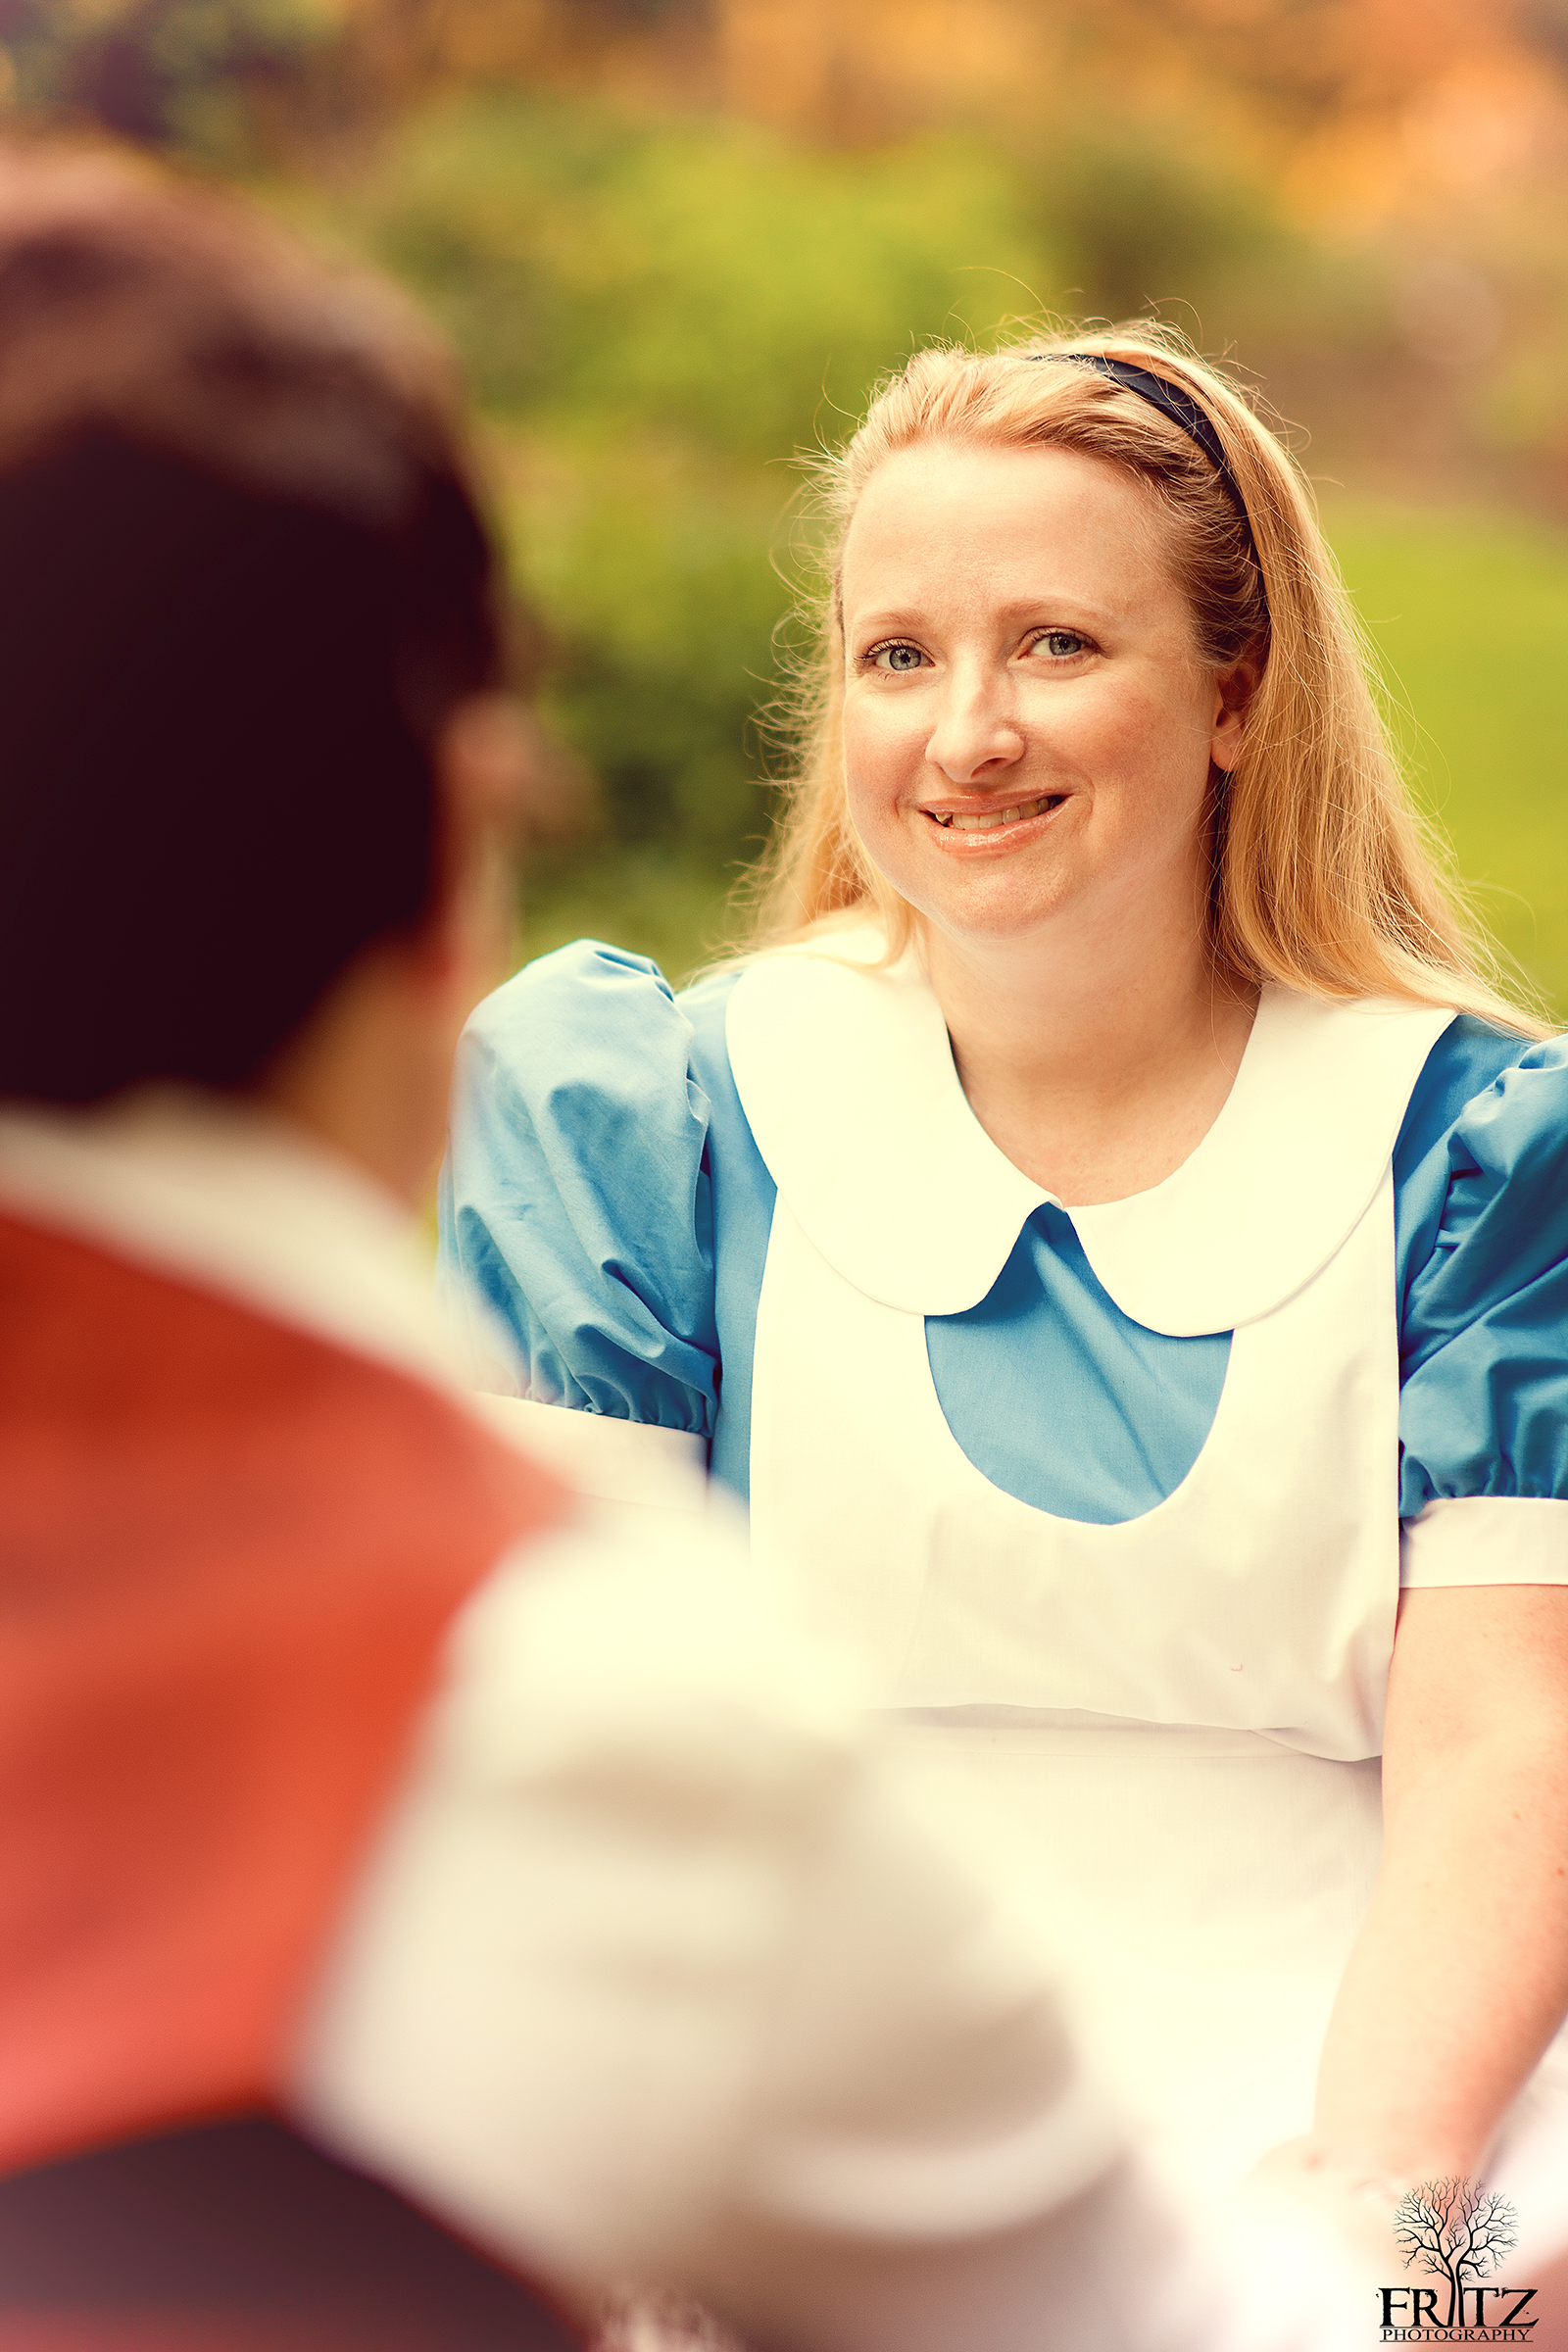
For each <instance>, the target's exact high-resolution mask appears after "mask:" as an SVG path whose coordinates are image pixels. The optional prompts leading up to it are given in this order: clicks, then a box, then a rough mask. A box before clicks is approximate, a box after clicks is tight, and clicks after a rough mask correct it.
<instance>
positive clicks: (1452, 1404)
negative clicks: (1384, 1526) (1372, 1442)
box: [1400, 1038, 1568, 1585]
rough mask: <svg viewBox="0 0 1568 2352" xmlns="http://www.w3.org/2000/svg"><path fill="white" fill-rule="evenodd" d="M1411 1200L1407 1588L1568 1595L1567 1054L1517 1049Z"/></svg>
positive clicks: (1406, 1308)
mask: <svg viewBox="0 0 1568 2352" xmlns="http://www.w3.org/2000/svg"><path fill="white" fill-rule="evenodd" d="M1402 1197H1403V1199H1404V1201H1405V1203H1406V1215H1405V1217H1404V1218H1403V1219H1402V1220H1401V1222H1403V1223H1404V1224H1405V1226H1406V1228H1407V1231H1406V1235H1405V1237H1404V1248H1403V1250H1402V1252H1401V1254H1402V1255H1403V1257H1404V1259H1405V1263H1404V1267H1403V1269H1402V1299H1401V1337H1400V1349H1401V1359H1402V1360H1401V1375H1402V1382H1403V1389H1402V1399H1401V1408H1400V1436H1401V1441H1402V1462H1401V1473H1400V1515H1401V1517H1402V1519H1403V1521H1404V1544H1403V1568H1402V1581H1403V1582H1404V1583H1405V1584H1407V1585H1432V1584H1441V1585H1450V1584H1451V1585H1474V1584H1568V1040H1565V1039H1560V1038H1559V1039H1554V1040H1552V1041H1550V1042H1549V1043H1546V1044H1544V1045H1535V1046H1530V1047H1528V1048H1525V1049H1523V1050H1521V1051H1519V1052H1517V1054H1515V1055H1514V1056H1513V1057H1512V1058H1511V1061H1510V1066H1508V1067H1506V1068H1504V1069H1503V1070H1502V1071H1501V1072H1500V1073H1499V1074H1498V1075H1497V1076H1496V1077H1495V1080H1494V1082H1493V1083H1492V1084H1491V1085H1490V1086H1488V1087H1486V1088H1485V1089H1484V1090H1483V1091H1481V1092H1480V1093H1478V1094H1475V1095H1474V1096H1472V1097H1471V1098H1470V1099H1469V1100H1468V1101H1466V1102H1465V1103H1463V1105H1462V1107H1460V1108H1459V1110H1458V1113H1457V1116H1455V1117H1454V1118H1453V1119H1452V1121H1451V1123H1450V1124H1447V1125H1446V1131H1445V1132H1442V1133H1441V1134H1439V1135H1438V1136H1437V1137H1436V1138H1435V1139H1433V1140H1432V1141H1431V1143H1430V1144H1429V1146H1428V1148H1427V1149H1426V1151H1425V1152H1423V1153H1422V1155H1421V1158H1420V1161H1419V1164H1418V1166H1417V1167H1416V1168H1415V1169H1414V1170H1413V1171H1411V1173H1410V1174H1409V1176H1408V1177H1407V1180H1406V1183H1405V1185H1404V1187H1403V1191H1402Z"/></svg>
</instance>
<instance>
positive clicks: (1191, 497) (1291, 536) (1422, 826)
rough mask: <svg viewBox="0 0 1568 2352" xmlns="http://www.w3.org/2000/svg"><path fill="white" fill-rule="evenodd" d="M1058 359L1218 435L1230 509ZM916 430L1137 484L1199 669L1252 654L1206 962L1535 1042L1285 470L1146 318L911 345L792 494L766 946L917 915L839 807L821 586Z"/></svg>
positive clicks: (1149, 411)
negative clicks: (1093, 327)
mask: <svg viewBox="0 0 1568 2352" xmlns="http://www.w3.org/2000/svg"><path fill="white" fill-rule="evenodd" d="M1068 351H1071V352H1099V353H1103V354H1104V355H1106V356H1107V357H1109V358H1113V359H1117V360H1124V361H1128V362H1131V363H1132V364H1133V365H1134V366H1136V367H1142V368H1148V369H1150V370H1151V371H1152V372H1153V373H1155V374H1158V375H1161V376H1163V377H1164V378H1165V380H1166V381H1167V382H1169V383H1171V384H1173V385H1175V386H1176V387H1178V389H1179V390H1181V391H1182V392H1184V393H1186V394H1187V396H1188V397H1189V398H1190V399H1192V400H1193V401H1194V402H1196V404H1197V405H1198V407H1199V408H1200V409H1201V410H1202V411H1204V412H1205V413H1206V414H1207V416H1208V417H1209V418H1210V419H1211V421H1212V423H1213V426H1214V430H1215V432H1216V433H1217V434H1218V436H1219V440H1220V444H1221V446H1222V448H1223V449H1224V452H1225V456H1226V460H1227V462H1228V464H1229V466H1230V469H1231V473H1232V476H1233V479H1234V483H1235V486H1236V489H1237V491H1238V492H1239V493H1240V497H1241V499H1242V501H1243V502H1244V503H1245V507H1246V517H1245V518H1244V516H1243V515H1241V514H1240V513H1239V511H1238V508H1237V505H1236V503H1235V500H1234V499H1233V498H1232V497H1231V496H1229V495H1227V491H1226V487H1225V484H1224V482H1223V480H1222V477H1221V476H1220V475H1219V474H1218V473H1217V472H1216V470H1215V468H1214V466H1212V465H1211V464H1210V462H1209V460H1208V459H1207V458H1206V457H1205V456H1204V455H1203V453H1202V451H1201V449H1200V448H1199V447H1198V446H1197V445H1196V444H1195V442H1194V441H1193V439H1192V438H1191V437H1190V435H1189V434H1187V433H1186V432H1185V431H1183V430H1182V428H1181V427H1180V426H1179V425H1178V424H1176V423H1174V422H1172V421H1171V420H1170V419H1169V418H1168V417H1166V416H1165V415H1164V414H1163V413H1162V412H1161V411H1160V410H1158V409H1156V408H1155V407H1153V406H1152V404H1151V403H1150V402H1149V401H1147V400H1145V399H1143V398H1142V397H1140V396H1139V395H1138V394H1136V393H1133V392H1130V391H1127V390H1125V389H1124V388H1123V387H1122V386H1120V385H1119V384H1117V383H1116V382H1115V381H1114V380H1113V379H1111V378H1109V377H1107V376H1105V375H1103V374H1102V373H1101V372H1100V371H1099V370H1097V369H1094V368H1082V367H1039V366H1034V365H1031V364H1030V363H1032V362H1036V361H1039V360H1042V359H1049V358H1051V357H1053V356H1054V355H1056V354H1059V353H1063V352H1068ZM932 441H938V442H940V441H949V442H952V443H955V444H957V445H960V446H969V447H973V446H975V445H977V444H978V445H981V446H985V445H988V444H989V445H991V446H999V447H1026V448H1054V449H1071V450H1080V451H1082V452H1084V453H1085V454H1086V455H1088V456H1091V457H1097V458H1101V459H1105V460H1108V461H1110V463H1112V464H1114V465H1117V466H1124V467H1126V468H1127V469H1128V470H1129V471H1131V472H1133V473H1135V474H1137V475H1140V476H1142V477H1143V478H1144V479H1145V480H1146V481H1147V482H1149V483H1150V485H1151V487H1152V492H1153V495H1154V497H1155V498H1156V500H1157V502H1158V507H1159V510H1160V512H1161V514H1162V516H1163V521H1164V528H1165V537H1166V544H1167V546H1168V549H1169V552H1170V558H1171V562H1172V564H1173V567H1174V571H1175V576H1176V578H1177V581H1178V583H1179V584H1180V586H1181V588H1182V589H1183V592H1184V593H1185V595H1186V598H1187V601H1188V604H1189V607H1190V609H1191V612H1192V614H1193V621H1194V629H1195V633H1196V636H1197V640H1198V646H1199V651H1200V655H1201V659H1202V661H1203V662H1205V663H1210V664H1212V665H1213V667H1215V668H1216V669H1225V668H1229V667H1230V666H1231V665H1232V664H1234V663H1235V662H1239V661H1240V660H1241V659H1242V658H1243V657H1244V656H1246V655H1250V656H1251V657H1252V658H1253V659H1254V660H1259V661H1260V662H1261V676H1260V679H1259V682H1258V685H1257V688H1256V691H1255V692H1254V694H1253V695H1252V698H1251V700H1250V704H1249V706H1248V710H1247V713H1246V718H1245V723H1244V728H1243V741H1242V749H1241V753H1240V756H1239V758H1238V760H1237V761H1236V764H1235V767H1234V768H1233V769H1232V770H1231V771H1230V772H1229V774H1227V775H1223V776H1222V775H1220V774H1219V773H1218V771H1217V770H1216V771H1214V773H1213V774H1212V775H1211V777H1210V791H1209V832H1210V840H1211V848H1212V874H1211V888H1210V893H1209V909H1208V923H1209V943H1210V951H1211V955H1212V957H1213V961H1214V964H1215V967H1216V969H1219V970H1222V971H1226V972H1230V973H1233V974H1235V975H1236V976H1238V977H1239V978H1241V979H1243V980H1248V981H1252V982H1262V981H1268V980H1273V981H1280V982H1283V983H1284V984H1285V985H1286V986H1287V987H1289V988H1295V989H1300V990H1304V991H1306V992H1307V993H1308V994H1311V995H1315V996H1322V997H1338V998H1348V997H1365V996H1390V997H1397V998H1405V999H1409V1000H1414V1001H1416V1002H1418V1003H1423V1004H1435V1005H1452V1006H1454V1007H1455V1008H1456V1009H1458V1010H1460V1011H1469V1012H1475V1013H1479V1014H1480V1015H1482V1017H1483V1018H1485V1019H1487V1020H1491V1021H1495V1022H1499V1023H1501V1024H1503V1025H1504V1026H1506V1027H1508V1028H1510V1029H1514V1030H1519V1031H1523V1032H1525V1033H1527V1034H1534V1035H1544V1034H1545V1030H1544V1024H1543V1023H1542V1022H1540V1021H1539V1020H1538V1019H1537V1018H1536V1017H1535V1015H1534V1014H1533V1012H1532V1011H1530V1010H1528V1009H1526V1008H1525V1007H1524V1006H1523V1005H1521V1004H1520V1003H1518V1002H1517V1001H1516V999H1515V996H1514V994H1513V993H1512V992H1511V991H1510V990H1508V989H1507V988H1506V987H1505V986H1504V984H1503V983H1502V982H1501V980H1500V979H1499V976H1498V972H1497V966H1496V959H1495V956H1494V954H1493V952H1492V951H1491V949H1490V948H1489V946H1488V945H1487V944H1486V941H1485V935H1484V933H1483V932H1482V931H1481V928H1480V926H1479V925H1478V924H1477V923H1476V922H1475V920H1474V919H1473V917H1472V916H1471V915H1470V914H1469V912H1468V910H1467V909H1466V908H1465V907H1464V905H1463V902H1462V900H1461V899H1460V897H1459V895H1458V892H1457V890H1456V888H1455V886H1454V885H1453V884H1452V882H1451V881H1450V880H1449V879H1448V878H1447V876H1446V874H1445V872H1444V871H1443V870H1442V861H1441V858H1440V856H1439V854H1438V851H1437V846H1436V843H1435V840H1434V836H1433V832H1432V829H1431V827H1430V826H1429V825H1428V823H1427V821H1426V820H1425V818H1424V817H1423V816H1422V815H1421V814H1420V812H1419V811H1418V809H1416V807H1415V805H1414V802H1413V800H1412V798H1411V795H1410V791H1409V788H1408V786H1407V784H1406V782H1405V779H1404V777H1403V775H1402V773H1401V771H1400V767H1399V763H1398V760H1397V758H1396V755H1395V752H1394V748H1393V746H1392V744H1391V742H1390V738H1389V733H1388V730H1387V727H1386V726H1385V724H1384V721H1383V718H1382V715H1381V713H1380V711H1379V709H1378V706H1377V703H1376V701H1375V700H1374V696H1373V691H1372V688H1371V686H1370V684H1369V676H1368V671H1369V659H1368V650H1367V647H1366V645H1365V642H1364V640H1363V637H1362V634H1361V631H1360V628H1359V626H1358V624H1357V621H1356V619H1355V616H1354V613H1353V612H1352V610H1351V608H1350V603H1349V599H1348V596H1347V594H1346V590H1345V587H1344V584H1343V583H1342V581H1341V579H1340V576H1339V573H1338V570H1337V569H1336V566H1335V564H1334V559H1333V557H1332V556H1331V554H1330V553H1329V550H1328V547H1327V545H1326V544H1325V542H1324V538H1323V534H1322V532H1321V530H1320V528H1319V526H1318V521H1317V516H1316V513H1315V511H1314V506H1313V502H1312V498H1311V493H1310V491H1309V490H1308V488H1307V485H1306V483H1305V481H1304V479H1303V477H1302V475H1301V473H1300V472H1299V468H1298V466H1296V464H1295V461H1294V460H1293V459H1292V457H1291V456H1290V454H1289V453H1288V451H1287V450H1286V449H1285V448H1284V447H1283V446H1282V445H1281V443H1280V442H1279V440H1277V439H1276V437H1275V436H1274V434H1273V433H1272V432H1270V431H1269V430H1268V429H1267V427H1266V426H1265V425H1264V424H1263V423H1262V422H1261V421H1260V420H1259V418H1258V417H1257V416H1256V415H1255V414H1254V411H1253V409H1252V407H1251V405H1250V401H1249V400H1248V398H1247V397H1246V396H1245V394H1244V393H1242V392H1241V391H1240V390H1238V388H1237V387H1236V386H1235V385H1234V384H1232V383H1231V382H1230V381H1228V380H1227V378H1226V377H1225V376H1224V375H1223V374H1221V373H1220V372H1219V371H1218V370H1217V369H1215V368H1211V367H1209V366H1207V365H1206V364H1205V363H1204V362H1203V361H1201V360H1200V359H1199V358H1198V357H1197V356H1196V355H1195V354H1194V353H1193V352H1192V351H1191V350H1189V349H1188V348H1187V347H1186V346H1185V345H1184V344H1183V343H1182V342H1181V340H1180V339H1179V338H1178V337H1177V336H1175V335H1174V334H1172V333H1168V332H1167V331H1165V330H1163V329H1160V328H1156V327H1152V326H1149V325H1147V324H1146V325H1139V326H1130V327H1117V328H1115V329H1113V330H1111V331H1110V332H1108V333H1099V334H1083V335H1074V336H1072V337H1071V338H1070V339H1069V338H1067V337H1064V336H1057V337H1049V336H1039V337H1033V338H1031V339H1030V340H1028V341H1026V342H1020V343H1017V344H1014V345H1012V346H1010V347H1007V348H1005V349H1003V350H1000V351H996V352H973V351H968V350H964V349H961V348H958V347H956V346H953V345H938V346H935V347H933V348H931V349H928V350H924V351H921V352H918V353H916V355H915V357H914V358H913V359H912V360H910V362H909V364H908V366H907V368H904V369H903V370H902V371H901V372H900V373H899V374H898V375H896V376H894V377H893V378H892V379H891V380H890V381H889V382H887V383H886V384H884V385H883V386H882V388H881V389H880V390H879V391H878V392H877V394H876V396H875V398H874V399H873V400H872V403H871V406H870V409H869V411H868V413H867V415H866V417H865V421H864V422H863V423H862V424H861V426H860V427H859V429H858V432H856V433H855V434H854V435H853V437H852V438H851V439H850V440H849V441H848V442H847V443H846V445H845V446H844V447H843V449H842V450H840V451H839V452H838V453H837V454H835V455H832V456H830V457H827V458H825V459H823V460H822V461H821V462H820V463H819V465H818V467H817V480H816V487H815V493H814V496H813V497H812V498H811V500H810V502H809V504H810V508H811V511H812V513H813V514H814V515H815V517H816V518H817V519H818V521H819V523H820V524H822V525H824V526H825V527H824V528H823V530H822V539H823V544H824V553H825V565H824V569H825V574H826V576H825V579H824V580H823V581H822V582H821V587H820V592H819V594H818V597H817V599H816V603H815V611H814V615H813V617H814V622H815V635H816V650H815V654H814V658H813V660H812V662H811V663H810V665H809V669H807V670H806V671H805V673H804V674H803V677H802V679H801V681H800V693H799V696H798V698H797V703H796V708H795V711H794V713H793V716H794V721H795V727H796V732H797V735H798V738H799V739H800V741H801V747H802V751H803V754H804V757H803V759H802V760H801V765H800V772H799V778H798V781H797V782H796V783H795V784H794V785H793V787H791V788H790V791H789V797H788V802H787V806H786V809H785V813H784V816H783V819H782V822H781V824H780V827H779V831H778V834H777V837H776V840H775V843H774V846H773V850H772V852H771V853H770V855H769V857H768V858H767V859H766V860H765V861H764V867H763V877H762V887H761V895H760V909H759V912H760V925H759V929H760V938H761V939H762V940H775V941H776V940H780V939H785V938H789V937H798V936H800V935H801V934H802V933H803V932H806V931H809V930H811V929H813V928H816V927H818V926H820V925H822V924H824V923H826V922H829V921H830V920H831V919H832V918H835V917H840V918H842V917H844V916H846V915H848V914H849V913H851V912H852V911H854V910H857V909H864V910H866V911H867V912H870V911H874V912H875V913H876V914H877V915H878V916H879V917H880V919H881V921H882V923H883V924H884V926H885V928H886V931H887V937H888V949H889V954H890V956H896V955H898V954H901V953H902V952H903V950H904V948H905V947H906V946H907V944H908V941H909V938H910V935H911V931H912V927H913V923H914V913H913V909H912V908H911V907H909V906H908V904H907V902H906V901H905V900H904V899H903V898H902V897H900V895H899V894H898V893H897V892H896V891H895V890H894V889H893V887H892V885H891V884H890V883H889V882H888V881H887V880H886V879H885V877H884V876H883V875H882V874H880V873H879V872H878V871H877V869H876V867H875V866H874V865H873V864H872V862H871V860H870V858H869V857H868V856H867V855H866V852H865V850H864V848H863V846H862V845H861V843H860V841H859V839H858V835H857V833H856V830H855V827H854V825H853V823H852V820H851V817H850V811H849V803H848V799H847V795H846V789H845V774H844V747H843V728H842V706H843V691H844V644H843V629H842V622H841V616H840V597H839V581H840V572H841V566H842V561H843V550H844V542H845V538H846V535H847V533H848V530H849V526H850V522H851V519H852V518H853V516H854V514H855V510H856V507H857V504H858V500H859V497H860V493H861V491H862V490H863V489H864V487H865V484H866V482H867V481H868V479H869V478H870V476H871V475H872V474H873V473H874V472H875V471H876V469H877V467H878V466H881V465H882V464H883V463H884V462H885V460H887V459H888V458H890V457H891V456H893V455H894V453H895V452H896V451H898V450H902V449H907V448H909V447H911V446H913V445H915V444H917V443H923V442H932ZM1249 522H1250V526H1251V530H1250V538H1249V532H1248V523H1249ZM1254 551H1255V560H1254Z"/></svg>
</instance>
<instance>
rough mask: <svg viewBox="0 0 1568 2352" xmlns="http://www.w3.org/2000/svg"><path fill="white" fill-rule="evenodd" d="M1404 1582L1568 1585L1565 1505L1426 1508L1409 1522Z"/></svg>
mask: <svg viewBox="0 0 1568 2352" xmlns="http://www.w3.org/2000/svg"><path fill="white" fill-rule="evenodd" d="M1399 1583H1400V1584H1401V1585H1402V1586H1404V1587H1405V1588H1406V1589H1407V1590H1409V1589H1412V1588H1415V1587H1419V1586H1426V1585H1568V1502H1555V1501H1551V1500H1549V1499H1544V1498H1538V1497H1537V1496H1534V1495H1460V1496H1455V1497H1445V1498H1443V1499H1441V1500H1439V1501H1437V1502H1429V1503H1428V1504H1427V1507H1426V1509H1425V1510H1424V1511H1422V1512H1421V1513H1420V1515H1419V1516H1418V1517H1417V1518H1414V1519H1408V1520H1406V1521H1405V1524H1404V1530H1403V1534H1402V1537H1401V1540H1400V1544H1399Z"/></svg>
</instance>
